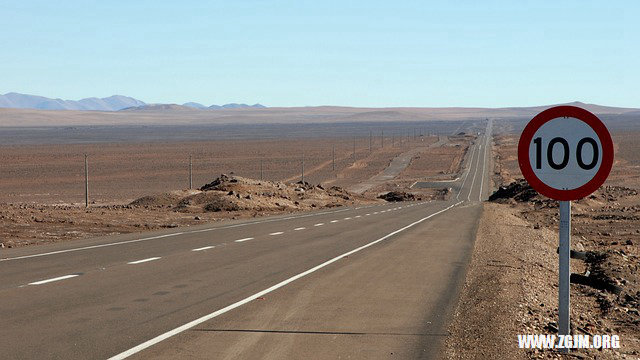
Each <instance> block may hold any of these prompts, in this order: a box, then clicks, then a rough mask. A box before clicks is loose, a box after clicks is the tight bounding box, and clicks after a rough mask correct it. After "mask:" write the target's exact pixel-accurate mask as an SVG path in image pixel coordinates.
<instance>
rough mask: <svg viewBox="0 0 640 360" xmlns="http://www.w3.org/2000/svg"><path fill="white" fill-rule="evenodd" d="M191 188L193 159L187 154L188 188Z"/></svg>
mask: <svg viewBox="0 0 640 360" xmlns="http://www.w3.org/2000/svg"><path fill="white" fill-rule="evenodd" d="M191 189H193V159H192V155H191V154H189V190H191Z"/></svg>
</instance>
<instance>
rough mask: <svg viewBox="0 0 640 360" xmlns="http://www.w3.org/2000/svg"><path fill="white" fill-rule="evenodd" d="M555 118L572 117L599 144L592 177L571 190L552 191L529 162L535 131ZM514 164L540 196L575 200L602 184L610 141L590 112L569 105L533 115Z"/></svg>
mask: <svg viewBox="0 0 640 360" xmlns="http://www.w3.org/2000/svg"><path fill="white" fill-rule="evenodd" d="M559 117H572V118H576V119H578V120H581V121H583V122H585V123H587V125H589V126H590V127H591V128H592V129H593V130H594V131H595V132H596V135H598V138H599V139H600V143H601V144H602V161H601V162H600V168H599V169H598V172H596V174H595V176H594V177H593V178H592V179H591V180H589V181H588V182H587V183H586V184H584V185H582V186H580V187H578V188H575V189H571V190H561V189H555V188H552V187H551V186H549V185H547V184H545V183H543V182H542V180H540V179H539V178H538V177H537V176H536V174H535V173H534V172H533V168H531V164H530V163H529V146H530V145H531V140H532V139H533V135H534V134H535V132H536V131H537V130H538V129H539V128H540V127H541V126H542V125H544V124H545V123H546V122H548V121H551V120H553V119H557V118H559ZM518 164H519V165H520V171H522V175H523V176H524V178H525V179H526V180H527V182H529V185H531V187H533V188H534V189H535V190H536V191H537V192H539V193H540V194H542V195H544V196H546V197H549V198H552V199H555V200H561V201H568V200H578V199H582V198H583V197H585V196H587V195H589V194H591V193H592V192H594V191H596V190H597V189H598V188H599V187H600V185H602V184H603V183H604V181H605V180H606V179H607V176H609V173H610V172H611V167H612V166H613V140H611V134H609V130H607V127H606V126H605V125H604V124H603V123H602V121H600V119H598V117H597V116H595V115H594V114H592V113H591V112H589V111H587V110H585V109H582V108H579V107H575V106H569V105H562V106H555V107H552V108H549V109H547V110H544V111H543V112H541V113H539V114H538V115H536V116H535V117H534V118H533V119H532V120H531V121H529V123H528V124H527V126H526V127H525V128H524V130H523V131H522V135H520V141H519V142H518Z"/></svg>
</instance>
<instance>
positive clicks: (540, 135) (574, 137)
mask: <svg viewBox="0 0 640 360" xmlns="http://www.w3.org/2000/svg"><path fill="white" fill-rule="evenodd" d="M600 154H602V144H601V143H600V141H599V138H598V136H597V135H596V133H595V131H594V130H593V129H592V128H591V127H590V126H588V125H587V124H586V123H584V122H582V121H580V120H578V119H574V118H557V119H553V120H551V121H549V122H547V123H545V124H544V125H542V126H541V127H540V128H539V129H538V130H537V131H536V132H535V133H534V134H533V141H532V142H531V146H530V149H529V161H530V164H533V165H534V166H533V172H534V173H535V174H536V176H537V177H538V179H540V180H541V181H542V182H544V183H545V184H547V185H548V186H551V187H553V188H556V189H562V190H571V189H575V188H579V187H580V186H582V185H584V184H586V183H587V182H588V181H589V180H591V179H592V178H593V177H594V176H595V174H596V173H597V172H598V169H599V168H600V163H601V162H602V157H601V156H600ZM559 175H560V176H559Z"/></svg>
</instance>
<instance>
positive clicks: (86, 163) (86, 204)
mask: <svg viewBox="0 0 640 360" xmlns="http://www.w3.org/2000/svg"><path fill="white" fill-rule="evenodd" d="M84 207H89V160H88V159H87V154H84Z"/></svg>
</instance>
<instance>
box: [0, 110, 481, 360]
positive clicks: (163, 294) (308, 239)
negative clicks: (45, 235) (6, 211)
mask: <svg viewBox="0 0 640 360" xmlns="http://www.w3.org/2000/svg"><path fill="white" fill-rule="evenodd" d="M490 129H491V123H490V122H489V124H488V127H487V130H488V132H489V133H490ZM489 144H490V138H489V137H488V136H484V135H483V136H480V137H479V138H478V141H477V142H476V144H475V145H474V146H473V147H472V150H471V151H470V152H469V154H468V156H467V158H466V160H465V172H464V173H463V174H462V175H461V177H460V181H461V184H460V188H461V190H460V192H459V193H458V194H454V196H452V199H451V200H450V201H440V202H439V201H434V202H407V203H394V204H384V205H375V206H366V207H350V208H337V209H332V210H325V211H316V212H310V213H303V214H295V215H282V216H273V217H268V218H261V219H257V220H247V221H232V222H227V223H225V224H221V225H215V226H211V225H209V226H199V227H190V228H187V229H174V231H162V232H155V233H145V234H144V235H140V234H129V235H118V236H110V237H102V238H96V239H88V240H81V241H74V242H73V243H68V244H54V245H46V246H38V247H28V248H22V249H8V250H5V251H3V252H2V253H1V254H0V255H1V258H0V321H1V322H2V323H1V325H0V354H1V355H0V358H7V359H44V358H47V359H105V358H110V357H113V358H114V359H118V358H125V357H128V356H133V357H139V358H203V359H216V358H229V359H232V358H272V359H283V358H327V359H334V358H338V357H350V358H386V357H393V358H417V357H421V358H434V357H438V351H439V349H440V344H441V342H442V339H443V337H444V335H445V334H446V326H447V320H448V318H449V315H450V312H451V310H452V307H453V306H454V305H455V303H456V300H457V296H458V292H459V289H460V285H461V283H462V281H463V280H464V275H465V270H466V266H467V263H468V261H469V258H470V255H471V252H472V249H473V239H474V236H475V230H476V226H477V221H478V219H479V216H480V214H481V205H480V202H479V201H481V200H482V199H484V198H486V197H487V194H488V191H489V189H488V188H489V181H488V180H489V177H488V172H489V170H490V168H491V163H490V161H491V159H490V151H487V149H488V148H489Z"/></svg>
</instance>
